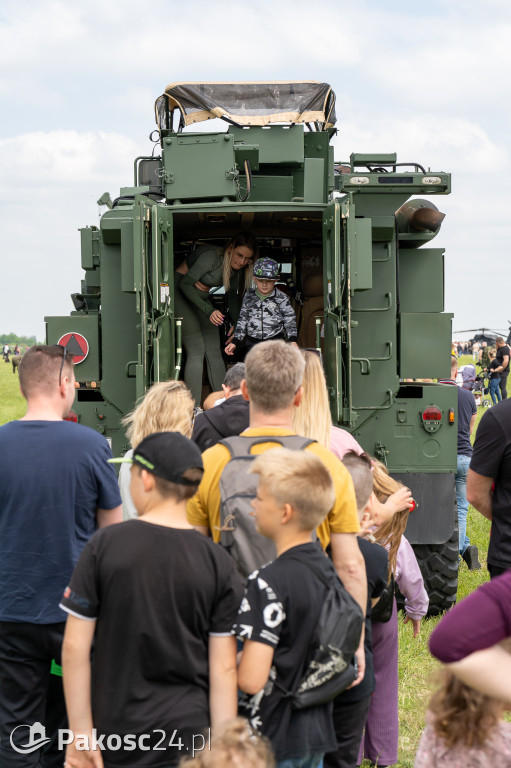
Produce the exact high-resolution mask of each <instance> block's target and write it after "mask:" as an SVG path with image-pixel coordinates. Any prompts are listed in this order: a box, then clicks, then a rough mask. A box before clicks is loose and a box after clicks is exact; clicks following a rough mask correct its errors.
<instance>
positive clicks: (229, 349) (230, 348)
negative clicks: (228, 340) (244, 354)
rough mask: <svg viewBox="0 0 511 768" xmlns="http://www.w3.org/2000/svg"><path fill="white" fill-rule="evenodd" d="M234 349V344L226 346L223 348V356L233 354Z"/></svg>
mask: <svg viewBox="0 0 511 768" xmlns="http://www.w3.org/2000/svg"><path fill="white" fill-rule="evenodd" d="M235 349H236V344H228V345H227V346H226V348H225V354H226V355H232V354H234V351H235Z"/></svg>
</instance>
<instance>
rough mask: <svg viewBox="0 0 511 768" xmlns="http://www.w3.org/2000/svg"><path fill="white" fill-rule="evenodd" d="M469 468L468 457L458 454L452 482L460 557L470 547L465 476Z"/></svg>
mask: <svg viewBox="0 0 511 768" xmlns="http://www.w3.org/2000/svg"><path fill="white" fill-rule="evenodd" d="M469 466H470V456H463V455H462V454H458V461H457V467H456V474H455V476H454V480H455V483H456V502H457V504H458V527H459V535H460V541H459V552H460V555H462V554H463V552H464V551H465V550H466V548H467V547H468V546H469V545H470V540H469V538H468V536H467V513H468V501H467V474H468V468H469Z"/></svg>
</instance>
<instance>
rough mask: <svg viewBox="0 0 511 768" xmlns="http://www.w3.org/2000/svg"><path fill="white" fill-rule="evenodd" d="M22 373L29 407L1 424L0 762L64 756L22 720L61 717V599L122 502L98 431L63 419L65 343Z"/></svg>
mask: <svg viewBox="0 0 511 768" xmlns="http://www.w3.org/2000/svg"><path fill="white" fill-rule="evenodd" d="M19 378H20V388H21V392H22V394H23V396H24V397H25V399H26V401H27V411H26V413H25V415H24V416H23V417H22V418H21V419H19V420H17V421H12V422H9V423H8V424H5V425H4V426H2V427H0V455H1V457H2V481H1V483H0V765H1V766H2V768H13V766H23V768H27V767H28V766H32V765H42V766H45V767H46V768H49V767H50V766H51V767H52V768H53V766H61V765H62V764H63V761H64V758H63V753H62V752H60V753H59V752H58V750H57V749H56V744H55V740H54V739H52V740H51V741H50V742H49V743H47V744H46V745H45V746H43V747H42V749H38V750H34V751H30V752H25V751H23V746H24V745H25V746H26V743H27V738H28V740H29V741H31V739H32V732H30V731H29V730H28V729H29V727H30V728H33V727H34V726H36V725H42V726H44V727H45V729H46V736H47V737H51V736H52V734H54V733H55V732H56V730H57V729H58V728H65V727H66V721H65V707H64V702H63V696H62V686H61V681H60V679H59V678H58V677H55V675H50V669H51V667H52V661H53V660H55V662H56V663H57V664H60V647H61V644H62V637H63V633H64V626H65V615H64V613H63V612H62V610H61V609H60V608H59V602H60V599H61V596H62V592H63V590H64V589H65V587H66V585H67V583H68V581H69V578H70V576H71V574H72V572H73V569H74V566H75V565H76V562H77V560H78V558H79V556H80V554H81V551H82V549H83V548H84V546H85V544H86V542H87V541H88V539H89V538H90V537H91V535H92V534H93V533H94V531H95V530H96V529H97V528H98V527H102V526H105V525H110V524H111V523H117V522H120V521H121V520H122V506H121V498H120V495H119V489H118V485H117V478H116V475H115V471H114V470H113V468H112V466H111V465H110V464H108V463H107V460H108V459H109V458H111V456H112V454H111V451H110V448H109V446H108V443H107V441H106V440H105V438H104V437H102V436H101V435H100V434H98V433H97V432H94V430H92V429H89V428H87V427H84V426H82V425H79V424H74V423H72V422H69V421H65V420H64V417H65V416H66V415H67V414H68V412H69V410H70V408H71V406H72V404H73V401H74V397H75V375H74V370H73V357H72V356H71V355H70V354H69V353H68V350H67V349H66V348H65V347H61V346H58V345H55V346H43V345H36V346H34V347H32V348H31V349H29V350H28V351H27V352H26V353H25V355H24V356H23V359H22V361H21V363H20V367H19ZM20 725H22V726H24V727H22V728H18V726H20ZM14 729H17V730H14ZM13 731H14V733H13ZM29 736H30V738H29ZM20 748H21V750H22V751H18V750H19V749H20Z"/></svg>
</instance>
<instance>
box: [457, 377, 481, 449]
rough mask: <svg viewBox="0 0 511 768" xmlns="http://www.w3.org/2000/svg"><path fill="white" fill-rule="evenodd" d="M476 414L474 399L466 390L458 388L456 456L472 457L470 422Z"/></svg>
mask: <svg viewBox="0 0 511 768" xmlns="http://www.w3.org/2000/svg"><path fill="white" fill-rule="evenodd" d="M475 413H477V405H476V399H475V397H474V395H473V394H472V392H469V391H468V389H463V388H462V387H458V454H459V455H460V456H472V443H471V442H470V421H471V419H472V416H473V415H474V414H475Z"/></svg>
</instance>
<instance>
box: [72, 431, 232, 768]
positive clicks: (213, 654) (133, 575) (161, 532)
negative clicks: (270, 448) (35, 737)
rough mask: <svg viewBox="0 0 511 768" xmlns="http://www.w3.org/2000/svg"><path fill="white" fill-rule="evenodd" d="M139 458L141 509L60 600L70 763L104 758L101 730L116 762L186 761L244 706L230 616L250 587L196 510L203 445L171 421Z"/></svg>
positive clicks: (96, 546)
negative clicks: (197, 522) (193, 514)
mask: <svg viewBox="0 0 511 768" xmlns="http://www.w3.org/2000/svg"><path fill="white" fill-rule="evenodd" d="M128 461H132V462H133V467H132V469H131V486H130V491H131V496H132V499H133V502H134V504H135V507H136V509H137V512H138V515H139V518H138V519H136V520H129V521H127V522H124V523H120V524H118V525H115V526H110V527H108V528H104V529H102V530H101V531H98V533H97V534H95V535H94V536H93V537H92V538H91V540H90V541H89V543H88V544H87V546H86V547H85V549H84V552H83V554H82V557H81V558H80V560H79V562H78V565H77V567H76V569H75V572H74V574H73V576H72V578H71V582H70V585H69V587H68V588H67V589H66V591H65V593H64V597H63V599H62V603H61V607H62V608H63V609H64V610H66V611H67V612H68V613H69V614H70V615H69V617H68V620H67V627H66V633H65V637H64V646H63V654H62V658H63V667H64V689H65V694H66V704H67V709H68V718H69V728H70V730H71V731H72V732H73V734H74V740H73V741H72V743H70V744H69V746H68V747H67V752H66V761H67V766H74V765H77V764H79V765H82V764H83V761H84V756H85V755H86V756H87V758H88V759H89V760H90V761H91V762H93V764H94V765H98V766H99V765H101V762H100V760H101V757H99V762H94V760H97V759H98V755H97V750H98V745H97V742H98V741H99V748H100V749H101V750H102V753H101V756H102V758H103V764H104V766H105V768H116V767H118V768H121V766H122V768H126V766H137V767H138V766H140V767H144V768H145V767H146V766H147V767H149V766H150V767H151V768H157V767H160V766H161V767H162V768H163V766H165V768H166V767H167V766H172V765H177V763H178V762H179V760H180V758H181V757H182V756H183V755H186V754H188V755H190V754H192V751H193V750H194V749H195V750H196V751H197V750H199V749H200V748H201V747H202V748H204V747H206V748H207V744H208V728H209V727H211V728H213V729H214V728H215V727H216V726H217V725H219V724H220V723H222V722H224V721H225V720H228V719H230V718H232V717H234V716H235V715H236V711H237V687H236V642H235V639H234V637H232V634H231V627H232V623H233V621H234V619H235V617H236V612H237V609H238V606H239V601H240V599H241V595H242V594H243V588H242V585H241V582H240V578H239V576H238V574H237V571H236V568H235V566H234V561H233V560H232V559H231V558H230V557H229V555H228V554H227V553H226V552H225V551H223V550H222V549H221V548H220V547H218V546H216V545H215V544H213V543H212V542H211V541H209V540H208V539H206V538H205V537H204V536H202V535H201V534H200V533H197V532H196V531H194V530H193V528H192V527H191V526H190V525H189V523H188V522H187V519H186V502H187V499H189V498H190V497H191V496H193V494H194V493H196V491H197V487H198V485H199V482H200V479H201V477H202V459H201V455H200V451H199V449H198V447H197V446H196V445H195V444H194V443H192V442H191V441H190V440H188V439H187V438H185V437H183V435H180V434H179V433H177V432H161V433H158V434H153V435H149V437H146V438H145V439H144V440H143V441H142V442H141V443H140V444H139V445H138V446H137V448H135V450H134V452H133V458H132V459H128ZM94 636H95V643H94V659H93V663H92V676H91V665H90V651H91V645H92V641H93V638H94ZM91 677H92V680H91ZM91 682H92V685H91ZM204 733H205V741H203V734H204ZM95 739H96V741H95ZM84 746H85V747H88V750H89V754H86V753H84V751H83V747H84ZM95 752H96V755H95V754H94V753H95Z"/></svg>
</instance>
